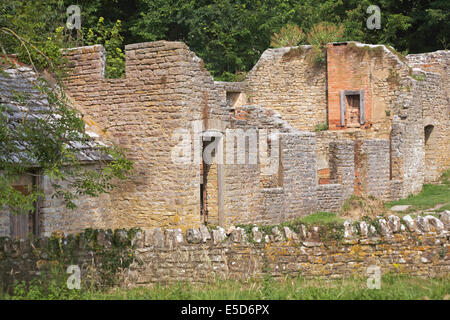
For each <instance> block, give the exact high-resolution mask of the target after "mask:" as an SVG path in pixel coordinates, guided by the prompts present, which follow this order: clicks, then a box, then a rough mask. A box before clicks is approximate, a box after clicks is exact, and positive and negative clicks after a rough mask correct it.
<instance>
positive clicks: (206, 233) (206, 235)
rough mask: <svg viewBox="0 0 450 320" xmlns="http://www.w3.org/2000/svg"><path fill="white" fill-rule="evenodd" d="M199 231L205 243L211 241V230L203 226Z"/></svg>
mask: <svg viewBox="0 0 450 320" xmlns="http://www.w3.org/2000/svg"><path fill="white" fill-rule="evenodd" d="M199 230H200V235H201V237H202V241H203V242H207V241H208V240H211V234H210V233H209V230H208V228H207V227H206V226H205V225H201V226H200V228H199Z"/></svg>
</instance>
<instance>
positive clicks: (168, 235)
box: [165, 229, 183, 249]
mask: <svg viewBox="0 0 450 320" xmlns="http://www.w3.org/2000/svg"><path fill="white" fill-rule="evenodd" d="M182 243H183V232H182V231H181V229H166V231H165V246H166V247H167V248H170V249H172V248H174V247H177V246H179V245H180V244H182Z"/></svg>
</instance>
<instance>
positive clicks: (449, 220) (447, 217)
mask: <svg viewBox="0 0 450 320" xmlns="http://www.w3.org/2000/svg"><path fill="white" fill-rule="evenodd" d="M439 219H441V221H442V223H443V224H444V226H445V227H446V229H447V230H450V211H449V210H445V211H443V212H441V213H440V215H439Z"/></svg>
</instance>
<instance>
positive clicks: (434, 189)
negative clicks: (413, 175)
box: [385, 170, 450, 213]
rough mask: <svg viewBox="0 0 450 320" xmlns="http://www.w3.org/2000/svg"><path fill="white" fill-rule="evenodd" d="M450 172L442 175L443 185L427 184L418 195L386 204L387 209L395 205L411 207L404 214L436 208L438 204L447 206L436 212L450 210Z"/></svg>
mask: <svg viewBox="0 0 450 320" xmlns="http://www.w3.org/2000/svg"><path fill="white" fill-rule="evenodd" d="M449 179H450V170H447V171H446V172H445V173H444V174H443V175H442V183H441V184H425V185H424V186H423V189H422V191H421V192H420V193H419V194H417V195H410V196H409V197H407V198H405V199H401V200H397V201H390V202H386V203H385V206H386V208H391V207H393V206H395V205H411V207H410V208H408V210H407V211H405V212H404V213H409V212H414V211H419V210H426V209H431V208H433V207H435V206H436V205H438V204H445V205H444V206H443V207H441V208H440V209H438V210H436V212H440V211H444V210H450V180H449Z"/></svg>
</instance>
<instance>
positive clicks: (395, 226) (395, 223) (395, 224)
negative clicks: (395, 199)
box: [388, 215, 401, 233]
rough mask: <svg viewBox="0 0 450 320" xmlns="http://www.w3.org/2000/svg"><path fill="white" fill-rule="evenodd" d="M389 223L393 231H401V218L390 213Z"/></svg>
mask: <svg viewBox="0 0 450 320" xmlns="http://www.w3.org/2000/svg"><path fill="white" fill-rule="evenodd" d="M388 225H389V228H390V229H391V230H392V232H393V233H397V232H399V231H400V226H401V223H400V218H399V217H398V216H394V215H390V216H389V217H388Z"/></svg>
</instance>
